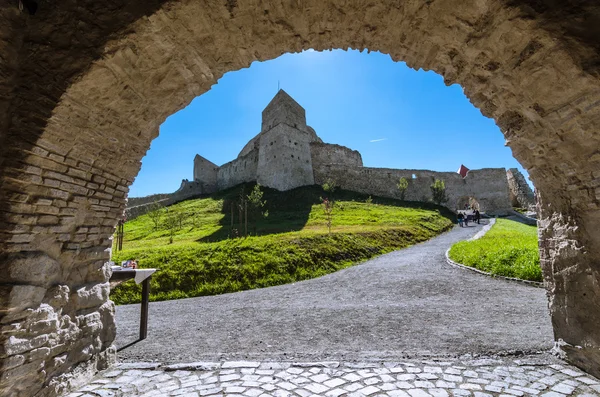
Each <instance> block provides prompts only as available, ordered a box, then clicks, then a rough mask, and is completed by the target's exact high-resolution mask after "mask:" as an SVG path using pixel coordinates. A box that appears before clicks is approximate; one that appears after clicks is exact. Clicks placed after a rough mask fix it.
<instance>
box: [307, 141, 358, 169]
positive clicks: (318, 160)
mask: <svg viewBox="0 0 600 397" xmlns="http://www.w3.org/2000/svg"><path fill="white" fill-rule="evenodd" d="M310 155H311V159H312V164H313V167H315V168H319V167H321V166H323V165H326V164H339V165H347V166H349V167H362V165H363V162H362V156H361V155H360V153H359V152H358V151H357V150H352V149H349V148H347V147H345V146H341V145H333V144H329V143H320V142H311V144H310Z"/></svg>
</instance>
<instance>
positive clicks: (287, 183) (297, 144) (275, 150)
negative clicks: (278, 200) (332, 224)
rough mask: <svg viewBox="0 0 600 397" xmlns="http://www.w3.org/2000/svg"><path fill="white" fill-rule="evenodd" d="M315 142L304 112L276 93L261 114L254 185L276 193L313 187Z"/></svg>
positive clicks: (281, 93) (286, 95)
mask: <svg viewBox="0 0 600 397" xmlns="http://www.w3.org/2000/svg"><path fill="white" fill-rule="evenodd" d="M316 139H317V138H316V134H315V133H314V130H312V129H310V128H309V127H308V126H307V125H306V113H305V111H304V108H303V107H302V106H300V105H299V104H298V102H296V101H295V100H294V99H293V98H292V97H291V96H289V95H288V94H287V93H286V92H285V91H283V90H279V92H278V93H277V95H275V97H274V98H273V99H272V100H271V102H269V104H268V105H267V107H266V108H265V110H263V112H262V130H261V132H260V143H259V145H258V166H257V170H256V174H257V182H258V183H260V184H261V185H264V186H268V187H271V188H274V189H277V190H289V189H293V188H295V187H299V186H306V185H312V184H314V182H315V181H314V176H313V167H312V159H311V151H310V143H311V142H314V141H315V140H316Z"/></svg>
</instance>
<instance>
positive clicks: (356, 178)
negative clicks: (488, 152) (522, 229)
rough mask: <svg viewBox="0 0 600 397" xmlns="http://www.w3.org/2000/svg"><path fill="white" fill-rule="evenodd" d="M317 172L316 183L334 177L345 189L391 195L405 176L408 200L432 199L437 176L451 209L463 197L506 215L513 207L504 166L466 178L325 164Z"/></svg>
mask: <svg viewBox="0 0 600 397" xmlns="http://www.w3.org/2000/svg"><path fill="white" fill-rule="evenodd" d="M314 175H315V183H317V184H323V183H324V182H325V180H326V179H327V178H332V179H333V180H335V182H336V183H337V184H338V185H339V186H340V187H341V188H343V189H348V190H354V191H357V192H360V193H365V194H372V195H378V196H383V197H391V198H400V194H399V191H398V188H397V187H396V185H397V183H398V181H399V180H400V178H402V177H404V178H406V179H407V180H408V182H409V186H408V189H407V191H406V194H405V200H408V201H428V200H429V199H431V189H430V186H431V184H432V183H433V181H434V179H441V180H443V181H444V183H445V184H446V194H447V196H448V198H449V200H448V202H446V203H445V206H446V207H448V208H449V209H451V210H456V209H457V208H456V207H457V205H459V204H458V203H459V201H460V200H461V198H464V197H474V198H475V199H476V200H477V202H478V203H479V205H480V209H481V211H484V212H487V213H489V214H496V215H504V214H507V211H508V210H510V209H511V205H510V201H509V196H508V182H507V180H506V170H504V169H503V168H486V169H481V170H475V171H470V172H469V174H468V175H467V177H466V178H465V179H463V178H462V177H461V176H460V175H459V174H457V173H455V172H435V171H427V170H397V169H389V168H369V167H347V166H340V165H323V166H319V167H315V169H314ZM413 176H414V178H413Z"/></svg>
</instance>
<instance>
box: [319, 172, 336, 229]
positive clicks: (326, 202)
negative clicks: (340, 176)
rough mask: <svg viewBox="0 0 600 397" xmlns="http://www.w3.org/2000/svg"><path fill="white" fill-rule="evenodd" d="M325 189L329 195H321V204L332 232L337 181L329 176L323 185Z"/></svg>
mask: <svg viewBox="0 0 600 397" xmlns="http://www.w3.org/2000/svg"><path fill="white" fill-rule="evenodd" d="M321 187H322V188H323V191H325V193H327V195H328V196H329V197H325V198H323V197H321V204H322V205H323V212H324V213H325V219H326V220H327V230H328V231H329V234H331V224H332V223H333V208H334V207H335V201H334V193H335V191H336V190H337V185H336V183H335V181H334V180H333V179H331V178H327V179H326V180H325V183H323V185H321Z"/></svg>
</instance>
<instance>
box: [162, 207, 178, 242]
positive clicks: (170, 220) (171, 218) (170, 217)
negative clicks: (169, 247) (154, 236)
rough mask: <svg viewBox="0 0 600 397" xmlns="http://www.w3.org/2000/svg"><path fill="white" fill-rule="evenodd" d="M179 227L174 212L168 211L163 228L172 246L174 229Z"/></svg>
mask: <svg viewBox="0 0 600 397" xmlns="http://www.w3.org/2000/svg"><path fill="white" fill-rule="evenodd" d="M178 225H179V219H178V216H177V214H176V213H175V211H168V209H167V217H166V219H165V227H166V228H167V230H168V231H169V244H173V236H175V229H177V226H178Z"/></svg>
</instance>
